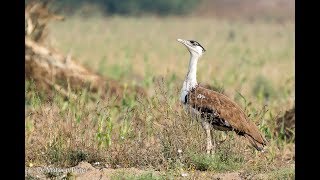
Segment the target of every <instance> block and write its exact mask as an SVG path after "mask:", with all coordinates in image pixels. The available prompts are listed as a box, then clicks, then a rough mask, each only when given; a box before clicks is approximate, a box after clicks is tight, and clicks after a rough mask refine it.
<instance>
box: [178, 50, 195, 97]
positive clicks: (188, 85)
mask: <svg viewBox="0 0 320 180" xmlns="http://www.w3.org/2000/svg"><path fill="white" fill-rule="evenodd" d="M190 55H191V57H190V62H189V69H188V73H187V76H186V79H185V80H184V82H183V86H182V89H181V97H180V100H181V101H182V102H184V98H185V96H186V95H187V93H188V92H189V91H190V90H191V89H192V88H194V87H195V86H196V85H197V84H198V83H197V63H198V59H199V57H198V56H196V55H193V54H192V53H190Z"/></svg>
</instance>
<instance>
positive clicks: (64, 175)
mask: <svg viewBox="0 0 320 180" xmlns="http://www.w3.org/2000/svg"><path fill="white" fill-rule="evenodd" d="M289 166H294V164H291V165H289ZM143 174H149V176H146V175H145V176H144V178H142V175H143ZM25 177H26V178H25V179H77V180H82V179H83V180H86V179H101V180H109V179H167V178H164V177H166V176H165V174H164V172H160V171H148V170H142V169H138V168H121V167H119V168H117V169H113V168H109V167H108V165H105V164H93V165H92V164H90V163H88V162H80V163H79V164H78V165H77V166H74V167H71V168H55V167H26V176H25ZM139 177H140V178H139ZM148 177H149V178H148ZM161 177H162V178H161ZM270 178H271V176H270V173H269V174H268V173H259V174H250V173H248V172H245V171H243V170H239V171H237V172H224V173H216V172H213V171H198V170H196V171H189V172H181V173H180V174H178V175H175V177H174V179H216V180H242V179H270ZM170 179H171V178H170Z"/></svg>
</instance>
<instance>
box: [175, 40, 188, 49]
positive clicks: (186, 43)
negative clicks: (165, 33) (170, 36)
mask: <svg viewBox="0 0 320 180" xmlns="http://www.w3.org/2000/svg"><path fill="white" fill-rule="evenodd" d="M177 41H178V42H180V43H181V44H183V45H185V46H186V47H187V48H188V49H189V48H190V46H189V44H188V41H187V40H184V39H177Z"/></svg>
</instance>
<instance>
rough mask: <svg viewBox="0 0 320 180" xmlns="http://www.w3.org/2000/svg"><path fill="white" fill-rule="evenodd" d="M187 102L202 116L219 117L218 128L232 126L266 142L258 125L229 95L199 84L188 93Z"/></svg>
mask: <svg viewBox="0 0 320 180" xmlns="http://www.w3.org/2000/svg"><path fill="white" fill-rule="evenodd" d="M186 104H188V105H190V106H191V107H192V108H194V109H195V110H197V111H198V112H200V113H201V115H202V117H203V116H206V117H214V118H215V119H218V120H219V121H218V123H216V124H215V126H216V127H217V126H218V129H219V125H220V126H224V128H228V126H231V127H230V128H231V130H234V131H235V132H237V133H238V134H239V135H245V136H246V137H247V136H250V137H252V139H253V140H254V141H256V142H258V143H260V144H262V145H265V144H266V140H265V139H264V138H263V137H262V135H261V134H260V132H259V130H258V127H257V126H256V125H255V124H254V123H253V122H252V121H250V120H248V118H247V116H246V114H245V113H244V112H243V110H242V109H241V108H240V106H239V105H237V104H236V103H235V102H233V101H232V100H231V99H229V98H228V97H227V96H225V95H223V94H221V93H218V92H216V91H212V90H210V89H206V88H204V87H201V86H199V85H198V86H196V87H195V88H194V89H192V90H191V91H190V92H189V93H188V94H187V96H186ZM215 122H217V121H215Z"/></svg>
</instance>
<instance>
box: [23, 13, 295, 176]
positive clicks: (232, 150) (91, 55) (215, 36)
mask: <svg viewBox="0 0 320 180" xmlns="http://www.w3.org/2000/svg"><path fill="white" fill-rule="evenodd" d="M79 37H81V38H79ZM176 38H186V39H195V40H197V41H199V42H200V43H201V44H202V45H203V46H204V47H205V49H206V50H207V51H206V53H205V55H204V56H203V57H202V58H201V59H200V61H199V64H198V81H199V82H200V83H207V84H209V85H211V86H214V87H215V88H216V89H217V90H218V91H221V92H222V91H223V92H224V93H225V94H226V95H227V96H229V97H231V98H232V99H234V100H235V101H236V102H237V103H238V104H240V105H241V106H242V107H243V108H244V109H245V111H246V113H247V114H248V115H249V116H250V120H252V121H254V122H255V123H256V124H258V125H259V128H260V130H261V131H262V132H263V133H264V134H265V136H266V138H267V139H268V141H269V143H270V145H269V147H268V152H266V153H263V154H261V153H258V152H255V151H253V150H252V149H251V148H250V147H249V146H248V145H247V144H248V143H247V142H246V141H245V140H244V139H243V138H241V137H237V136H235V135H234V134H232V133H228V134H227V136H228V137H229V140H227V141H226V142H224V143H223V144H222V145H221V146H220V147H219V148H218V150H217V153H216V154H214V155H212V156H209V155H206V154H203V153H204V152H205V134H204V131H203V129H202V128H201V125H200V124H199V123H198V122H196V121H194V120H192V119H191V118H190V117H189V116H187V115H186V114H185V112H184V111H183V109H182V107H181V104H180V103H179V93H180V88H181V87H180V86H181V85H182V82H183V78H184V76H185V73H186V72H187V66H188V63H189V62H188V60H189V53H188V51H187V50H186V49H185V47H183V46H181V44H179V43H177V42H176ZM49 43H50V44H52V46H54V47H56V48H57V49H60V50H61V51H62V52H65V53H67V52H69V51H70V50H71V51H72V55H73V56H74V57H76V59H77V60H78V61H79V62H80V63H82V64H86V65H87V66H89V68H91V69H93V70H94V71H96V72H99V73H100V74H101V75H103V76H105V77H108V78H110V77H111V78H113V79H116V80H118V81H119V82H120V83H121V84H123V85H125V87H131V86H133V85H140V86H142V87H143V88H144V89H145V90H146V91H148V94H149V95H148V96H142V97H139V98H135V95H134V94H129V93H126V92H125V93H124V94H123V96H122V98H120V99H119V98H118V99H116V98H115V97H108V98H107V99H100V97H99V96H98V95H97V94H95V93H91V92H89V91H87V90H86V89H83V90H82V92H75V94H76V95H77V98H76V99H71V98H65V97H63V96H61V95H60V94H59V93H58V92H54V94H53V95H51V96H49V95H48V94H46V92H44V91H38V90H37V89H36V86H37V85H36V84H35V83H34V82H32V81H28V80H26V98H25V108H26V118H25V123H26V136H25V138H26V165H28V164H29V163H33V164H34V165H38V166H41V165H52V164H54V165H56V166H67V167H69V166H74V165H75V164H77V163H78V162H80V161H88V162H105V163H107V164H109V165H110V166H111V167H117V166H118V165H120V166H121V167H125V168H126V167H141V168H152V169H160V170H162V171H165V172H170V173H172V174H173V176H176V175H180V174H179V172H180V171H181V170H185V171H191V170H201V171H214V172H226V171H238V170H241V169H245V170H246V171H254V172H259V173H268V172H272V173H273V175H275V177H286V176H290V177H292V175H293V174H294V172H293V171H292V170H290V169H289V170H283V171H278V172H275V171H273V170H274V169H277V168H278V169H281V168H283V167H286V165H287V164H288V162H287V160H283V159H284V158H282V157H283V156H284V155H285V154H286V153H287V154H289V156H290V157H291V159H290V160H288V161H289V162H290V163H291V164H292V163H294V160H293V156H294V148H292V147H294V142H292V141H286V140H285V139H283V138H279V137H278V134H279V133H276V124H275V118H276V117H277V116H280V115H281V114H283V113H284V111H285V110H287V109H289V108H291V107H292V105H293V103H294V102H293V97H294V76H295V75H294V24H293V23H292V22H284V23H282V24H279V23H276V22H273V21H268V22H264V21H255V22H252V23H248V22H242V21H227V20H217V19H207V18H195V17H192V18H189V19H187V18H177V17H167V18H157V17H149V18H147V17H142V18H123V17H112V18H111V17H109V18H105V17H102V16H97V17H89V18H86V19H85V20H84V19H82V18H81V17H78V16H73V17H67V20H66V21H65V22H59V23H53V24H51V25H50V36H49ZM71 91H72V90H71ZM213 135H214V136H213V137H215V138H216V139H218V140H219V138H221V137H222V136H223V133H220V132H217V131H215V132H213ZM178 150H181V151H182V153H178ZM167 174H168V173H167ZM170 176H171V175H170ZM114 178H115V179H117V178H118V179H122V178H123V176H122V175H121V174H120V175H118V176H116V177H114ZM130 178H131V179H163V178H164V177H162V176H158V175H154V174H153V173H151V172H150V173H146V174H142V175H132V177H131V176H130Z"/></svg>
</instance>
